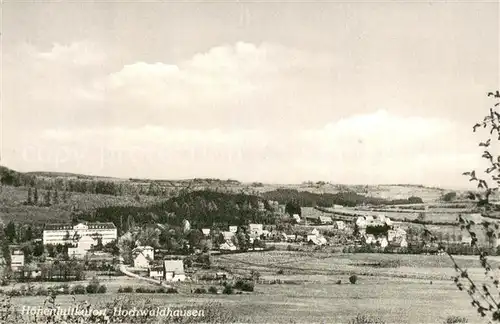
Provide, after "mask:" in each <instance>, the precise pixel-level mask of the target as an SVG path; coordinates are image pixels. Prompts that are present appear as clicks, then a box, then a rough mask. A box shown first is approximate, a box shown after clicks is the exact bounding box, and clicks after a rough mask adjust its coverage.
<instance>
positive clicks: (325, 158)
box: [40, 110, 480, 186]
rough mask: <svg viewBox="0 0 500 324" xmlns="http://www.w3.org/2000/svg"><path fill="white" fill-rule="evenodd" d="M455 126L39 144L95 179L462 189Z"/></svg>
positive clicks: (365, 121)
mask: <svg viewBox="0 0 500 324" xmlns="http://www.w3.org/2000/svg"><path fill="white" fill-rule="evenodd" d="M459 127H460V125H458V124H454V123H451V122H449V121H446V120H441V119H436V118H429V119H425V118H421V117H414V116H400V115H396V114H392V113H390V112H388V111H384V110H379V111H374V112H373V113H369V114H360V115H354V116H351V117H346V118H343V119H340V120H338V121H334V122H331V123H328V124H325V125H324V126H323V127H322V128H319V129H307V130H293V129H291V130H288V131H286V132H283V131H279V132H278V131H273V130H245V129H233V130H225V129H207V130H199V129H175V128H167V127H158V126H144V127H140V128H134V129H128V128H123V127H122V128H109V129H80V130H71V131H69V130H47V131H45V132H44V133H43V134H42V136H41V137H40V140H41V141H42V142H46V143H47V142H50V143H53V144H54V143H58V145H59V147H62V148H72V150H75V149H76V150H77V151H75V152H80V153H74V154H73V156H75V157H78V156H81V157H82V158H79V160H78V161H77V159H76V158H74V159H72V160H71V161H69V160H68V161H66V162H65V163H66V165H68V166H70V165H71V163H73V166H74V165H87V166H93V168H95V169H99V170H100V171H99V172H97V173H99V174H106V173H108V172H110V173H111V174H113V175H117V176H126V175H128V174H137V173H139V174H142V175H143V176H149V177H154V175H155V174H156V175H157V176H158V177H170V178H171V177H174V178H175V177H189V176H193V175H194V176H196V175H198V176H207V177H208V176H210V177H212V176H213V177H233V178H238V179H242V180H248V181H252V180H265V181H274V182H286V181H294V182H300V181H304V180H309V179H311V180H330V181H334V182H339V183H360V184H362V183H368V184H377V183H401V182H408V183H424V184H434V185H436V184H438V185H445V186H446V185H448V186H449V185H456V184H457V183H460V179H461V176H460V174H461V173H462V172H463V171H466V170H468V169H467V168H468V167H477V166H478V165H479V164H478V163H480V158H479V159H478V155H477V154H474V149H475V148H477V144H475V143H474V142H473V141H471V140H470V139H467V136H464V137H462V138H458V137H457V134H460V132H459V130H460V129H459ZM41 147H43V145H41ZM77 148H79V149H77ZM63 151H64V150H63ZM82 152H84V153H82ZM471 152H472V153H471ZM477 153H478V154H479V153H480V152H477ZM42 155H50V156H52V155H55V154H42ZM479 155H480V154H479ZM103 157H104V158H103ZM118 157H119V162H118V160H117V159H118ZM110 159H111V160H110ZM103 160H104V161H107V162H102V161H103ZM98 161H101V162H100V163H101V164H99V163H97V162H98ZM110 161H113V163H111V162H110ZM112 166H113V167H112ZM68 168H69V167H68ZM69 169H71V168H69ZM117 172H118V173H117ZM162 174H165V175H164V176H161V175H162ZM174 175H176V176H174ZM287 179H288V180H287ZM402 179H405V180H404V181H403V180H402ZM463 182H464V185H466V180H465V179H464V181H463Z"/></svg>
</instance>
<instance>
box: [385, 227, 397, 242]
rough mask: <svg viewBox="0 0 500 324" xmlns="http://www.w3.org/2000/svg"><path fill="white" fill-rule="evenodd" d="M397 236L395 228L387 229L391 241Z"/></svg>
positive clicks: (388, 238)
mask: <svg viewBox="0 0 500 324" xmlns="http://www.w3.org/2000/svg"><path fill="white" fill-rule="evenodd" d="M395 238H396V231H395V230H388V231H387V240H388V241H389V242H392V241H394V239H395Z"/></svg>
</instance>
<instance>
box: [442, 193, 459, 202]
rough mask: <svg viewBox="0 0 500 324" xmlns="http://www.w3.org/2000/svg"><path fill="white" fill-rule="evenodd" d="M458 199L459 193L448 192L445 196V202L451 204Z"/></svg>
mask: <svg viewBox="0 0 500 324" xmlns="http://www.w3.org/2000/svg"><path fill="white" fill-rule="evenodd" d="M455 198H457V193H456V192H454V191H451V192H448V193H446V194H444V195H443V201H446V202H450V201H452V200H455Z"/></svg>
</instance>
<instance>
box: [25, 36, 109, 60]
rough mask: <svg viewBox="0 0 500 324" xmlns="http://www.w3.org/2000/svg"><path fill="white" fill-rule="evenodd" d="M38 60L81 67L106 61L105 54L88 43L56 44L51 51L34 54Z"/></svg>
mask: <svg viewBox="0 0 500 324" xmlns="http://www.w3.org/2000/svg"><path fill="white" fill-rule="evenodd" d="M34 56H35V57H36V58H39V59H42V60H46V61H49V62H55V63H57V64H64V63H70V64H74V65H79V66H88V65H97V64H102V63H104V62H105V60H106V55H105V53H104V52H102V51H100V50H99V49H98V47H97V46H96V45H95V44H94V43H92V42H88V41H81V42H74V43H71V44H68V45H63V44H59V43H54V44H53V45H52V48H51V49H50V50H49V51H46V52H43V51H40V52H36V51H35V53H34Z"/></svg>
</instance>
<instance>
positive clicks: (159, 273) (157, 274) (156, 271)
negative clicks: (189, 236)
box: [148, 266, 165, 279]
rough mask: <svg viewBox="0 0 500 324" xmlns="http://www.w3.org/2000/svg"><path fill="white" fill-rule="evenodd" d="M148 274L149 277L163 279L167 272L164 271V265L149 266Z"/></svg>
mask: <svg viewBox="0 0 500 324" xmlns="http://www.w3.org/2000/svg"><path fill="white" fill-rule="evenodd" d="M148 276H149V278H153V279H163V278H164V276H165V273H164V272H163V266H160V267H158V266H157V267H151V268H149V269H148Z"/></svg>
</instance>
